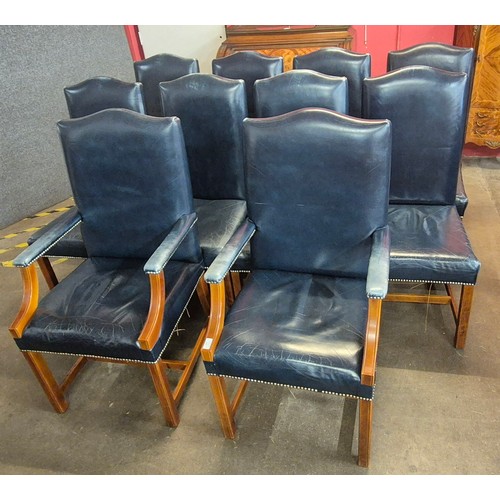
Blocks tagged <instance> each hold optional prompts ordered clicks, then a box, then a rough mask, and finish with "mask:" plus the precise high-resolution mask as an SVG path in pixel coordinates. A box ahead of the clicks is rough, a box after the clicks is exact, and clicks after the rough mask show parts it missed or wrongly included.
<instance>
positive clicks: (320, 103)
mask: <svg viewBox="0 0 500 500" xmlns="http://www.w3.org/2000/svg"><path fill="white" fill-rule="evenodd" d="M348 105H349V103H348V89H347V78H346V77H339V76H329V75H324V74H323V73H318V72H316V71H312V70H307V69H294V70H291V71H287V72H286V73H281V74H279V75H276V76H271V77H270V78H264V79H262V80H257V81H256V82H255V114H256V116H257V117H259V118H266V117H269V116H276V115H281V114H284V113H288V112H290V111H294V110H296V109H300V108H325V109H330V110H332V111H337V112H339V113H343V114H347V112H348Z"/></svg>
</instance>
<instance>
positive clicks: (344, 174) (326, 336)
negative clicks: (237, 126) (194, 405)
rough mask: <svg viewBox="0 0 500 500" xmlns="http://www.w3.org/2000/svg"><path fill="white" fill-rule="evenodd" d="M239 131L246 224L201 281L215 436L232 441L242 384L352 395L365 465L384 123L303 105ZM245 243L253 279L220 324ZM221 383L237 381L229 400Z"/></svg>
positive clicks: (385, 158)
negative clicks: (228, 279) (205, 286)
mask: <svg viewBox="0 0 500 500" xmlns="http://www.w3.org/2000/svg"><path fill="white" fill-rule="evenodd" d="M244 128H245V138H246V141H245V142H246V167H245V178H246V189H247V204H248V218H247V219H246V221H245V222H244V223H243V224H242V225H241V226H240V227H239V228H238V230H237V231H236V232H235V234H234V236H233V237H232V238H231V239H230V240H229V242H228V243H227V244H226V246H225V247H224V249H223V251H222V252H221V253H220V254H219V256H218V257H217V258H216V259H215V260H214V262H213V263H212V265H211V266H210V268H209V269H208V270H207V271H206V274H205V280H206V282H207V283H209V284H210V297H211V313H210V320H209V325H208V328H207V338H206V340H205V343H204V346H203V348H202V357H203V360H204V364H205V368H206V371H207V373H208V375H209V377H208V378H209V381H210V386H211V389H212V392H213V395H214V399H215V403H216V406H217V409H218V412H219V416H220V420H221V424H222V428H223V431H224V435H225V436H226V437H227V438H229V439H233V438H234V437H235V435H236V425H235V421H234V417H235V412H236V409H237V408H238V405H239V403H240V401H241V397H242V395H243V393H244V391H245V389H246V387H247V385H248V381H252V382H254V381H255V382H263V383H268V384H276V385H283V386H289V387H296V388H303V389H308V390H312V391H318V392H325V393H332V394H337V395H341V396H346V397H352V398H356V399H358V400H359V408H360V427H359V433H360V439H359V458H358V463H359V464H360V465H363V466H367V465H368V461H369V452H370V436H371V434H370V433H371V418H372V404H373V402H372V399H373V389H374V384H375V365H376V357H377V356H376V355H377V344H378V332H379V325H380V313H381V305H382V299H383V298H384V296H385V293H386V291H387V285H388V274H389V228H388V227H387V207H388V194H389V174H390V156H391V150H390V141H391V125H390V123H389V122H388V121H387V120H373V121H369V120H361V119H357V118H351V117H346V116H345V115H341V114H338V113H335V112H333V111H330V110H325V109H301V110H297V111H292V112H290V113H287V114H285V115H280V116H278V117H274V118H254V119H250V118H249V119H247V120H245V123H244ZM332 200H333V201H332ZM248 242H250V245H251V258H252V273H251V274H250V276H249V278H248V279H247V281H246V282H245V286H244V287H243V288H242V291H241V292H240V294H239V295H238V296H237V297H236V300H235V302H234V304H233V305H232V307H231V309H230V311H229V312H228V314H227V316H226V314H225V313H226V312H225V300H224V297H225V291H224V277H225V275H226V274H227V273H228V272H229V270H230V269H231V264H232V263H233V262H234V261H235V260H236V259H237V256H238V254H239V252H240V251H241V250H242V249H243V248H244V247H245V246H246V245H247V244H248ZM226 377H230V378H236V379H240V380H241V384H240V386H239V388H238V389H237V392H236V395H235V397H234V399H233V400H232V401H230V397H229V394H228V393H227V390H226V385H225V378H226Z"/></svg>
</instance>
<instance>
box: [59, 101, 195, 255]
mask: <svg viewBox="0 0 500 500" xmlns="http://www.w3.org/2000/svg"><path fill="white" fill-rule="evenodd" d="M58 129H59V134H60V137H61V142H62V146H63V151H64V156H65V160H66V165H67V169H68V175H69V179H70V182H71V187H72V190H73V195H74V198H75V203H76V206H77V207H78V210H79V212H80V214H81V216H82V221H83V223H82V235H83V239H84V242H85V246H86V248H87V252H88V254H89V256H90V257H116V258H136V259H147V258H149V257H150V256H151V255H152V253H153V252H154V251H155V250H156V248H157V247H158V245H159V244H160V243H161V242H162V240H163V239H164V237H165V236H166V235H167V233H168V232H169V231H170V229H171V228H172V226H173V225H174V223H175V222H176V221H177V220H178V218H179V217H180V216H181V215H184V214H189V213H192V212H193V211H194V210H193V202H192V194H191V185H190V181H189V170H188V165H187V158H186V152H185V147H184V140H183V136H182V130H181V125H180V121H179V119H178V118H176V117H169V118H156V117H150V116H147V115H141V114H138V113H135V112H133V111H128V110H121V109H108V110H104V111H99V112H97V113H94V114H92V115H89V116H86V117H83V118H77V119H70V120H62V121H60V122H58ZM176 258H177V259H178V260H189V261H192V262H198V261H199V258H200V250H199V246H198V241H197V239H196V235H195V234H194V233H193V234H192V235H190V236H188V238H187V241H185V244H183V245H182V246H181V248H180V249H179V251H178V252H177V255H176Z"/></svg>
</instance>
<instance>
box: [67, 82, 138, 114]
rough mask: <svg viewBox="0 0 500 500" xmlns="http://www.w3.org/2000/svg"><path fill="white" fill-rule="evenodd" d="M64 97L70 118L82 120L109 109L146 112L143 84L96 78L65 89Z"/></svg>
mask: <svg viewBox="0 0 500 500" xmlns="http://www.w3.org/2000/svg"><path fill="white" fill-rule="evenodd" d="M64 97H65V98H66V104H67V106H68V112H69V116H70V118H81V117H82V116H87V115H91V114H92V113H96V112H97V111H102V110H103V109H109V108H122V109H129V110H130V111H136V112H137V113H142V114H144V113H145V112H146V110H145V105H144V91H143V87H142V83H139V82H124V81H122V80H118V79H116V78H111V77H107V76H96V77H94V78H89V79H87V80H85V81H83V82H80V83H77V84H76V85H71V86H68V87H65V88H64Z"/></svg>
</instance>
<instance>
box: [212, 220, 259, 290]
mask: <svg viewBox="0 0 500 500" xmlns="http://www.w3.org/2000/svg"><path fill="white" fill-rule="evenodd" d="M255 231H256V227H255V224H254V223H253V222H252V221H250V220H249V219H247V220H245V222H243V224H241V226H240V227H239V228H238V229H236V231H235V232H234V233H233V235H232V236H231V238H229V241H228V242H227V243H226V244H225V245H224V248H223V249H222V250H221V252H220V253H219V255H217V257H216V258H215V259H214V261H213V262H212V264H211V265H210V267H209V268H208V269H207V271H206V272H205V281H206V282H207V283H220V282H221V281H222V280H223V279H224V277H225V276H226V274H227V273H228V272H229V270H230V269H231V266H232V265H233V263H234V261H235V260H236V259H237V258H238V255H239V254H240V253H241V251H242V250H243V248H244V246H245V245H246V244H247V243H248V242H249V241H250V238H251V237H252V236H253V234H254V233H255Z"/></svg>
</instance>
